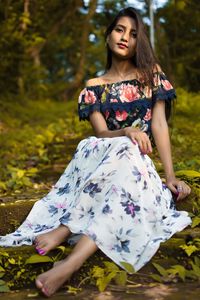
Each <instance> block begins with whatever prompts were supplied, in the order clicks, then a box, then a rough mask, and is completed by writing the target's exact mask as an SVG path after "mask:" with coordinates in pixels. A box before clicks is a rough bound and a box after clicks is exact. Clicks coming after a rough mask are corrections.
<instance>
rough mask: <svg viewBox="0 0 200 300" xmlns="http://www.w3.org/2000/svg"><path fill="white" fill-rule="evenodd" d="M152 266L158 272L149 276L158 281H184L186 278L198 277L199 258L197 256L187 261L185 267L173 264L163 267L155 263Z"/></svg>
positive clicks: (194, 278) (199, 275) (199, 274)
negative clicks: (166, 267) (187, 263)
mask: <svg viewBox="0 0 200 300" xmlns="http://www.w3.org/2000/svg"><path fill="white" fill-rule="evenodd" d="M153 266H154V267H155V269H156V270H157V272H158V273H159V274H152V275H151V277H152V278H153V279H154V280H156V281H158V282H163V283H170V282H177V281H178V280H181V281H183V282H184V281H185V280H186V279H193V280H199V279H200V259H199V257H197V256H195V257H194V259H193V260H191V261H190V262H189V265H188V267H187V268H186V267H185V266H183V265H173V266H171V267H170V268H168V269H165V268H163V267H162V266H160V265H159V264H156V263H153Z"/></svg>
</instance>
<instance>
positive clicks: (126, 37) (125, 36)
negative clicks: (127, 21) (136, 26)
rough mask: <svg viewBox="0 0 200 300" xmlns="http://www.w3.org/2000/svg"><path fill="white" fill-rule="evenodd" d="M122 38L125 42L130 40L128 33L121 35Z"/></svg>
mask: <svg viewBox="0 0 200 300" xmlns="http://www.w3.org/2000/svg"><path fill="white" fill-rule="evenodd" d="M121 40H122V41H124V42H128V34H126V33H124V34H123V35H122V37H121Z"/></svg>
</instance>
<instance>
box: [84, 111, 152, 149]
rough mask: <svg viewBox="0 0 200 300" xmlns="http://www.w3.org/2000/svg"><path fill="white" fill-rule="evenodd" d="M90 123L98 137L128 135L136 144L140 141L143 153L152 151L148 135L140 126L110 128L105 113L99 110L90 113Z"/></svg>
mask: <svg viewBox="0 0 200 300" xmlns="http://www.w3.org/2000/svg"><path fill="white" fill-rule="evenodd" d="M90 123H91V125H92V127H93V130H94V132H95V135H96V136H97V137H98V138H104V137H110V138H112V137H118V136H127V137H129V138H130V139H131V140H132V142H133V143H134V144H136V143H138V145H139V147H140V150H141V151H142V153H144V154H147V153H150V152H152V147H151V142H150V140H149V137H148V135H147V134H146V133H145V132H142V131H140V130H139V129H138V128H133V127H126V128H122V129H118V130H109V129H108V127H107V124H106V121H105V119H104V117H103V115H102V114H101V113H100V112H97V111H95V112H93V113H92V114H90Z"/></svg>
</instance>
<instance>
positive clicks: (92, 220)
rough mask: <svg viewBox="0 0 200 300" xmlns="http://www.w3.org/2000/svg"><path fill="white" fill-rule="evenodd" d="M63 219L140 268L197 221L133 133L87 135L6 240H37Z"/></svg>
mask: <svg viewBox="0 0 200 300" xmlns="http://www.w3.org/2000/svg"><path fill="white" fill-rule="evenodd" d="M60 224H63V225H66V226H68V228H69V229H70V231H71V232H72V233H73V234H74V237H76V236H77V235H78V236H81V235H82V234H84V235H87V236H88V237H90V238H91V239H92V240H93V241H94V242H95V243H96V244H97V246H98V247H99V248H100V249H101V250H102V251H103V252H104V253H105V254H106V255H107V256H108V257H110V258H111V259H112V260H113V261H114V262H116V263H117V264H118V265H120V266H122V267H123V265H122V264H121V263H122V262H127V263H129V264H131V265H132V266H133V267H134V269H135V270H136V271H137V270H139V269H140V268H141V267H142V266H144V265H145V264H146V263H147V262H148V261H149V260H150V259H151V257H152V256H153V255H154V254H155V252H156V251H157V249H158V248H159V245H160V243H161V242H164V241H166V240H167V239H169V238H170V237H171V236H172V235H173V234H174V233H175V232H177V231H181V230H182V229H183V228H185V227H186V226H188V225H189V224H191V219H190V217H189V216H188V213H187V212H185V211H177V210H176V209H175V206H174V201H173V198H172V194H171V192H170V190H169V189H168V188H167V187H166V186H165V185H164V184H163V183H162V181H161V179H160V177H159V175H158V174H157V172H156V169H155V167H154V164H153V162H152V160H151V159H150V158H149V156H148V155H143V154H141V152H140V150H139V148H138V145H134V144H133V143H132V142H131V140H130V139H129V138H127V137H116V138H96V137H93V136H91V137H89V138H87V139H84V140H82V141H81V142H80V143H79V144H78V147H77V149H76V151H75V153H74V156H73V158H72V160H71V162H70V163H69V165H68V166H67V168H66V169H65V171H64V173H63V174H62V176H61V177H60V179H59V180H58V182H57V183H56V184H55V186H53V187H52V189H51V191H50V192H49V193H48V194H47V195H46V196H44V197H43V198H42V199H41V200H39V201H37V202H36V203H35V204H34V206H33V208H32V210H31V212H30V213H29V215H28V217H27V218H26V220H25V221H24V222H23V224H22V225H21V226H20V227H19V228H18V229H17V230H16V231H15V232H14V233H11V234H8V235H6V236H2V237H0V246H21V245H24V244H26V245H31V244H32V243H33V242H34V239H35V237H36V236H37V235H39V234H42V233H46V232H49V231H51V230H52V229H55V228H57V227H58V226H59V225H60Z"/></svg>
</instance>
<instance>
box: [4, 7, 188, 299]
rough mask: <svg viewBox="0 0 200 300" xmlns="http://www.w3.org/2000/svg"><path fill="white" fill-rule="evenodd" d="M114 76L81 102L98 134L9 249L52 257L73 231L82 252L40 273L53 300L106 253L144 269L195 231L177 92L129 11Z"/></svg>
mask: <svg viewBox="0 0 200 300" xmlns="http://www.w3.org/2000/svg"><path fill="white" fill-rule="evenodd" d="M106 47H107V58H108V59H107V67H106V73H105V74H104V75H103V76H100V77H98V78H94V79H91V80H89V81H88V82H87V86H86V87H85V88H84V89H83V90H82V91H81V93H80V96H79V116H80V119H87V120H89V121H90V123H91V125H92V127H93V129H94V132H95V136H91V137H89V138H86V139H84V140H82V141H81V142H80V143H79V145H78V147H77V150H76V152H75V154H74V157H73V159H72V161H71V162H70V164H69V165H68V167H67V168H66V170H65V171H64V173H63V175H62V176H61V178H60V179H59V181H58V182H57V184H56V185H55V186H54V187H53V189H52V190H51V191H50V193H49V194H48V195H46V196H45V197H44V198H43V199H41V200H40V201H38V202H37V203H36V204H35V205H34V207H33V209H32V210H31V212H30V214H29V216H28V217H27V219H26V220H25V222H24V223H23V224H22V225H21V226H20V227H19V228H18V230H16V232H14V233H12V234H9V235H7V236H5V237H1V240H0V244H1V245H3V246H18V245H22V244H32V243H33V242H34V243H35V244H36V249H37V251H38V252H39V253H40V254H41V255H44V254H46V253H47V252H48V251H50V250H51V249H53V248H55V247H56V246H58V245H59V244H61V243H62V242H63V241H65V240H66V238H67V237H69V236H70V234H71V233H74V234H79V235H80V238H79V240H78V242H77V243H76V246H75V247H74V249H73V251H72V253H71V254H70V255H69V256H68V257H67V258H66V259H64V260H63V261H61V262H59V263H57V264H56V265H55V266H54V267H53V268H52V269H51V270H49V271H48V272H45V273H43V274H41V275H39V276H38V277H37V279H36V285H37V287H38V288H39V289H41V291H42V292H43V293H44V294H45V295H46V296H51V295H52V294H53V293H55V291H56V290H58V289H59V288H60V287H61V286H62V284H63V283H64V282H65V281H66V280H67V279H69V278H70V276H71V275H72V274H73V273H74V272H75V271H77V270H78V269H79V268H80V267H81V266H82V264H83V263H84V262H85V260H86V259H87V258H88V257H89V256H90V255H92V254H93V253H94V252H95V251H96V250H97V249H98V248H99V249H101V250H102V251H103V252H104V253H105V254H106V255H107V256H108V257H110V258H111V259H112V260H113V261H114V262H115V263H117V264H118V265H120V266H122V267H123V265H122V262H127V263H129V264H131V265H132V266H133V268H134V269H135V270H136V271H137V270H139V269H140V268H141V267H142V266H144V265H145V264H146V263H147V262H148V261H149V260H150V259H151V257H152V256H153V255H154V254H155V252H156V251H157V249H158V248H159V245H160V243H161V242H163V241H166V240H167V239H169V238H170V237H171V236H172V235H173V234H174V233H175V232H177V231H180V230H182V229H183V228H185V227H186V226H188V225H189V224H190V223H191V219H190V218H189V216H188V214H187V212H184V211H176V209H175V206H174V201H173V197H172V194H174V195H176V196H177V200H181V199H183V198H184V197H186V196H187V195H188V194H189V193H190V187H189V186H188V185H187V184H186V183H185V182H183V181H180V180H178V179H177V178H176V177H175V175H174V171H173V166H172V159H171V150H170V140H169V133H168V126H167V121H166V115H168V114H169V112H170V104H171V101H172V100H173V98H174V97H175V91H174V89H173V87H172V85H171V84H170V83H169V81H168V80H167V78H166V76H165V74H164V73H163V72H162V70H161V68H160V66H159V65H158V64H157V63H156V60H155V57H154V54H153V51H152V48H151V46H150V43H149V41H148V38H147V36H146V34H145V29H144V25H143V23H142V20H141V18H140V16H139V15H138V13H137V11H136V10H134V9H133V8H131V7H129V8H125V9H123V10H122V11H120V12H119V14H118V15H117V16H116V18H115V19H114V21H113V22H112V23H111V25H110V26H109V27H108V28H107V30H106ZM152 135H153V138H154V141H155V144H156V146H157V149H158V152H159V154H160V158H161V161H162V164H163V167H164V170H165V177H166V182H165V184H163V183H162V181H161V179H160V177H159V175H158V174H157V172H156V170H155V167H154V165H153V163H152V161H151V159H150V158H149V156H148V154H150V153H151V152H152V145H151V136H152Z"/></svg>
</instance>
